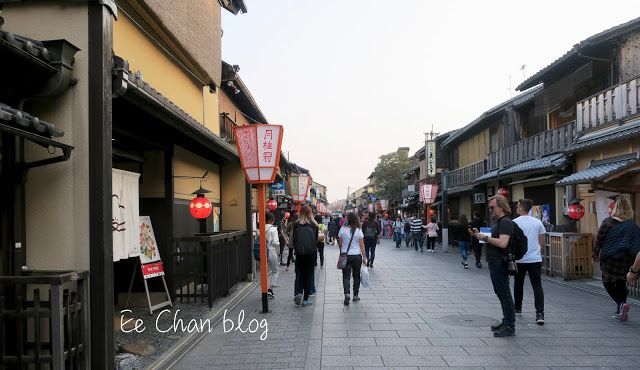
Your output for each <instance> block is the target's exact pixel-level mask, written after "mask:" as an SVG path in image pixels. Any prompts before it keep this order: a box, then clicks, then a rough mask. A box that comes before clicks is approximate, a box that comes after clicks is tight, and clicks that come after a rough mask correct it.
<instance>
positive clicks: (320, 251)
mask: <svg viewBox="0 0 640 370" xmlns="http://www.w3.org/2000/svg"><path fill="white" fill-rule="evenodd" d="M316 246H317V247H318V256H320V266H324V242H318V243H316Z"/></svg>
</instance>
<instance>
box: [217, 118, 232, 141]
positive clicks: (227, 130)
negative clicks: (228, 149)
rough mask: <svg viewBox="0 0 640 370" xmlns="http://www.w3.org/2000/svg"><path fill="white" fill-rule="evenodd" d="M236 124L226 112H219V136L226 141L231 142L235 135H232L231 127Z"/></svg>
mask: <svg viewBox="0 0 640 370" xmlns="http://www.w3.org/2000/svg"><path fill="white" fill-rule="evenodd" d="M235 126H236V123H235V122H233V120H232V119H231V118H230V117H229V114H228V113H220V137H221V138H223V139H225V140H227V141H228V142H233V141H234V140H235V137H234V135H233V128H234V127H235Z"/></svg>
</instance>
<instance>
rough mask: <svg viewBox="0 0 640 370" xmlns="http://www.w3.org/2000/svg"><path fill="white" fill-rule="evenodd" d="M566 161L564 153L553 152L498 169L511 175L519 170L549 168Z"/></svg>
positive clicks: (501, 173)
mask: <svg viewBox="0 0 640 370" xmlns="http://www.w3.org/2000/svg"><path fill="white" fill-rule="evenodd" d="M566 163H567V158H566V157H565V156H564V154H562V153H560V154H553V155H550V156H546V157H542V158H538V159H533V160H530V161H526V162H523V163H518V164H516V165H514V166H511V167H509V168H507V169H504V170H502V171H500V175H512V174H516V173H521V172H529V171H537V170H543V169H545V168H548V169H550V170H553V169H556V168H560V167H563V166H564V165H565V164H566Z"/></svg>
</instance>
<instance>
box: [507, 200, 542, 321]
mask: <svg viewBox="0 0 640 370" xmlns="http://www.w3.org/2000/svg"><path fill="white" fill-rule="evenodd" d="M532 207H533V202H532V201H531V200H530V199H520V200H519V201H518V208H517V213H518V215H519V217H517V218H516V219H514V220H513V222H515V223H516V224H517V225H518V226H519V227H520V229H522V232H523V233H524V235H525V236H526V237H527V242H528V243H527V252H526V254H525V255H524V256H523V257H522V258H521V259H519V260H517V261H516V263H517V266H518V271H517V272H516V276H515V283H514V284H513V298H514V299H515V308H516V315H518V316H522V288H523V286H524V277H525V275H526V274H527V272H529V281H530V282H531V287H532V288H533V298H534V303H535V307H536V323H537V324H538V325H544V292H543V290H542V277H541V276H542V254H541V248H542V246H543V245H544V234H545V233H546V230H545V228H544V225H543V224H542V221H540V220H539V219H537V218H535V217H531V216H529V211H530V210H531V208H532Z"/></svg>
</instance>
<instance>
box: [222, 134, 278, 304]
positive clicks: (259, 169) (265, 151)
mask: <svg viewBox="0 0 640 370" xmlns="http://www.w3.org/2000/svg"><path fill="white" fill-rule="evenodd" d="M282 131H283V128H282V126H280V125H261V124H253V125H244V126H236V127H234V128H233V134H234V136H235V138H236V147H237V149H238V153H239V154H240V165H241V166H242V170H243V171H244V175H245V178H246V179H247V182H248V183H250V184H256V186H257V188H258V217H259V222H260V280H261V288H262V313H267V312H269V301H268V299H267V290H268V285H267V236H266V230H265V223H266V220H265V192H266V189H265V188H266V184H271V183H272V182H273V181H274V180H275V178H276V174H277V171H278V166H279V164H280V148H281V147H282Z"/></svg>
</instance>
